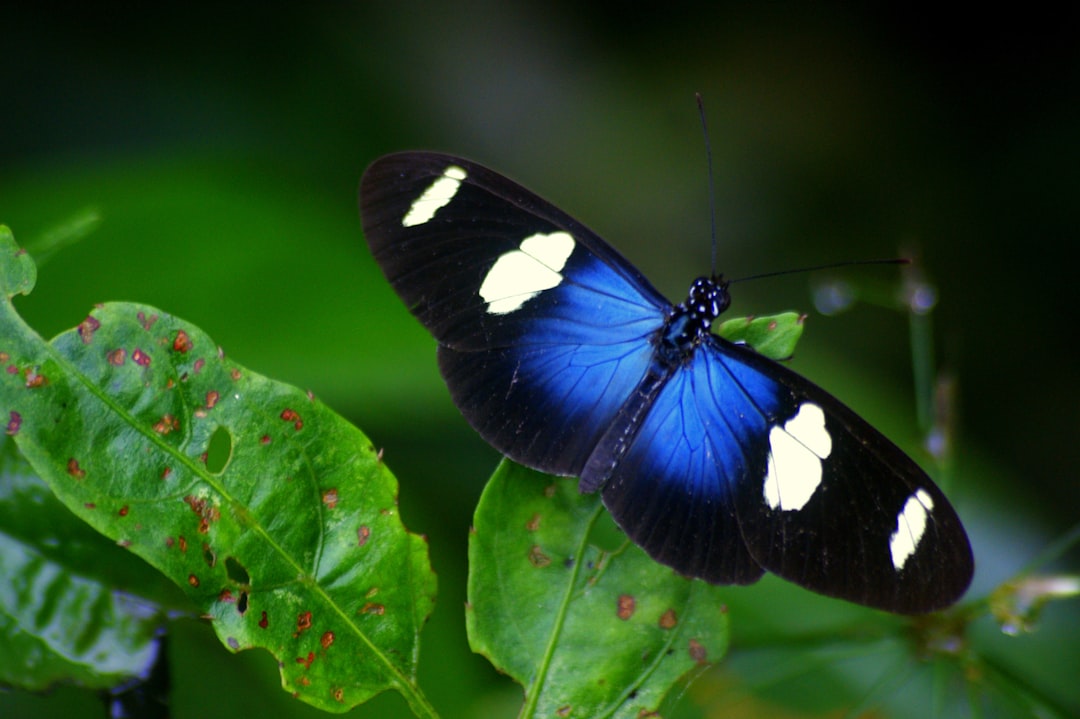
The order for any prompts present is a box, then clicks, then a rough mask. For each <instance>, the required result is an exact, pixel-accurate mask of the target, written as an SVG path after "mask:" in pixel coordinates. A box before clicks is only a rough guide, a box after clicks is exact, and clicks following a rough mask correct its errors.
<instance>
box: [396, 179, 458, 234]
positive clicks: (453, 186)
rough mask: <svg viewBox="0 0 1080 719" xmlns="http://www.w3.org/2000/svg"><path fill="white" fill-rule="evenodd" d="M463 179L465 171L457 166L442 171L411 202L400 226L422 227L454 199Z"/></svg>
mask: <svg viewBox="0 0 1080 719" xmlns="http://www.w3.org/2000/svg"><path fill="white" fill-rule="evenodd" d="M465 177H466V172H465V170H463V169H461V168H460V167H458V166H457V165H450V166H449V167H447V168H446V169H445V170H443V174H442V176H441V177H440V178H439V179H437V180H435V182H433V183H431V186H430V187H429V188H427V189H426V190H424V194H422V195H420V197H418V198H416V200H414V201H413V203H412V206H411V207H409V211H408V213H406V215H405V217H404V218H402V220H401V224H402V226H404V227H414V226H416V225H422V224H424V223H425V222H427V221H428V220H430V219H431V218H432V217H434V216H435V213H436V212H438V211H439V210H440V209H442V208H443V207H446V206H447V205H448V204H450V200H452V199H454V195H456V194H457V191H458V189H459V188H460V187H461V181H462V180H464V179H465Z"/></svg>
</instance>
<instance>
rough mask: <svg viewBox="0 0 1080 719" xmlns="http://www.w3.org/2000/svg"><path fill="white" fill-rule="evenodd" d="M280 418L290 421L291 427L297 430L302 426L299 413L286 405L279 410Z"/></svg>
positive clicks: (302, 421) (302, 422)
mask: <svg viewBox="0 0 1080 719" xmlns="http://www.w3.org/2000/svg"><path fill="white" fill-rule="evenodd" d="M281 418H282V419H283V420H285V421H286V422H292V423H293V429H295V430H297V431H300V430H301V429H303V428H304V420H302V419H301V418H300V414H299V413H298V412H297V411H296V410H294V409H289V408H288V407H286V408H285V409H284V410H282V411H281Z"/></svg>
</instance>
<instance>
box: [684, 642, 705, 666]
mask: <svg viewBox="0 0 1080 719" xmlns="http://www.w3.org/2000/svg"><path fill="white" fill-rule="evenodd" d="M689 650H690V658H691V659H693V660H694V661H695V662H697V663H698V664H705V663H706V662H708V661H709V655H708V652H706V651H705V645H703V644H702V643H701V642H699V641H698V640H697V639H691V640H690V647H689Z"/></svg>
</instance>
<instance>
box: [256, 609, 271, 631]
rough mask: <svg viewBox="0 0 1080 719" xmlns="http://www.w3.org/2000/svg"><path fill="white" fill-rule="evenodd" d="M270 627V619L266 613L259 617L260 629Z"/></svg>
mask: <svg viewBox="0 0 1080 719" xmlns="http://www.w3.org/2000/svg"><path fill="white" fill-rule="evenodd" d="M268 626H270V618H269V617H267V616H266V612H265V611H264V612H263V613H262V616H261V617H259V629H266V628H267V627H268Z"/></svg>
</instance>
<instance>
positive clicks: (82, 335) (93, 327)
mask: <svg viewBox="0 0 1080 719" xmlns="http://www.w3.org/2000/svg"><path fill="white" fill-rule="evenodd" d="M99 327H101V323H100V322H98V320H97V318H96V317H93V316H91V315H87V316H86V319H85V320H83V321H82V322H80V323H79V339H81V340H82V341H83V344H84V345H88V344H90V342H91V341H92V340H93V339H94V333H95V332H97V331H98V328H99Z"/></svg>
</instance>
